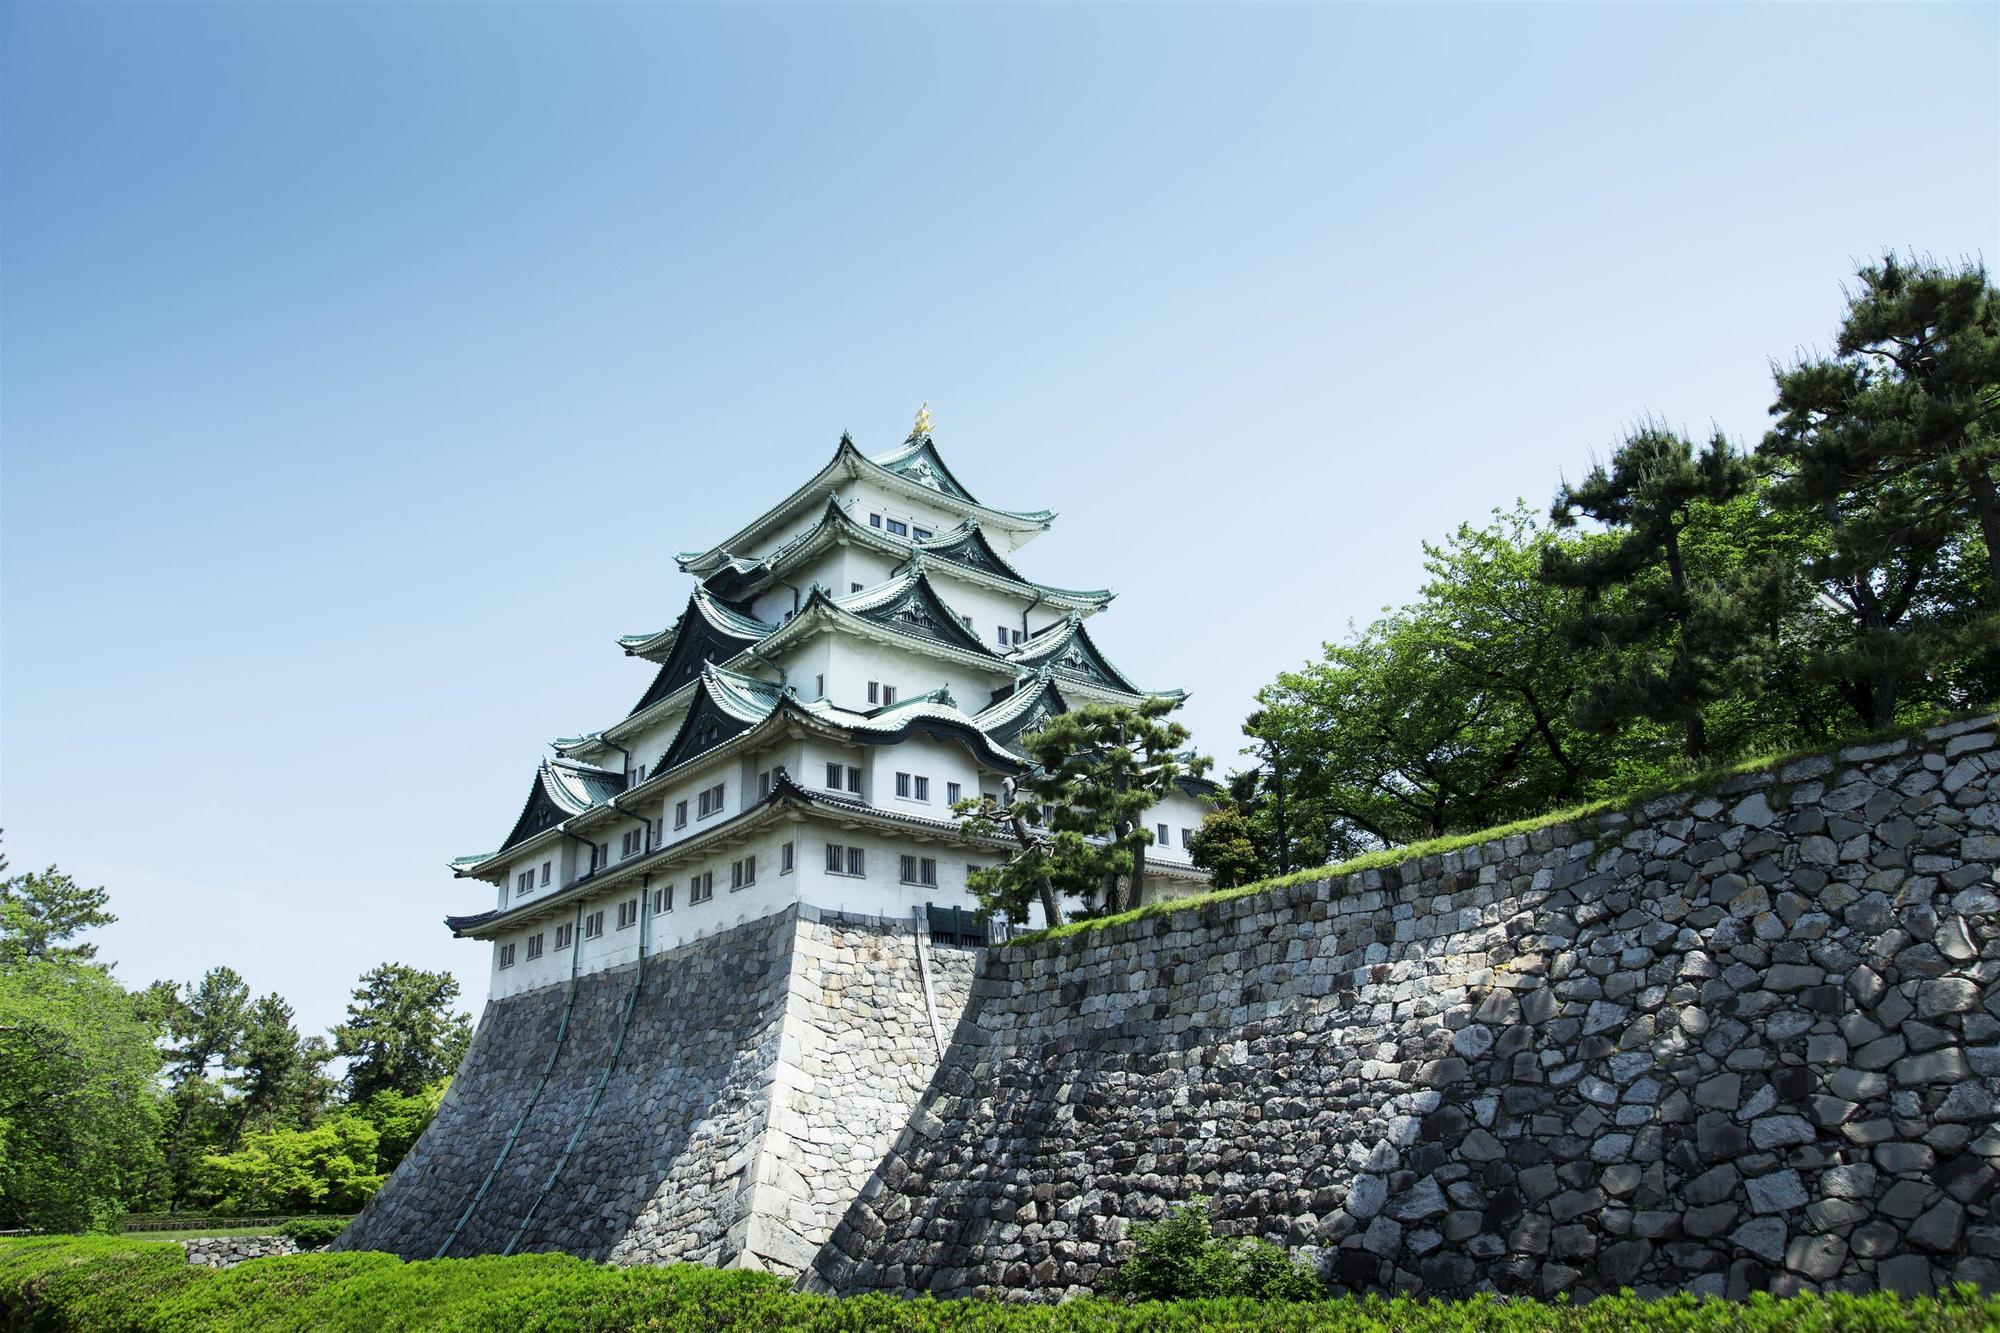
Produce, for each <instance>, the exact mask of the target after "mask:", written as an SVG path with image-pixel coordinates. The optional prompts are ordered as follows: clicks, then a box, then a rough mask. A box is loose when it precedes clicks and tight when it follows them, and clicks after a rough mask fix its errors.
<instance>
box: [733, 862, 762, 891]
mask: <svg viewBox="0 0 2000 1333" xmlns="http://www.w3.org/2000/svg"><path fill="white" fill-rule="evenodd" d="M756 882H757V858H756V857H754V856H746V857H744V858H743V859H742V860H740V861H731V862H730V863H729V890H730V892H732V893H734V892H735V891H736V890H737V889H747V888H749V887H750V886H751V885H752V884H755V883H756Z"/></svg>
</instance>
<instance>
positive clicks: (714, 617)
mask: <svg viewBox="0 0 2000 1333" xmlns="http://www.w3.org/2000/svg"><path fill="white" fill-rule="evenodd" d="M772 628H773V626H770V625H766V624H765V623H764V622H763V621H761V620H758V619H756V618H755V617H753V616H751V615H749V614H748V613H747V612H743V611H740V610H738V609H737V608H735V607H732V606H730V605H729V604H728V603H727V602H724V601H723V600H722V599H720V598H718V597H715V596H713V595H711V594H710V593H709V592H708V591H707V590H706V589H703V588H699V587H697V588H696V589H695V590H694V595H693V596H691V597H689V598H688V604H687V609H686V610H684V611H682V612H681V616H680V619H679V620H677V621H675V622H674V627H673V628H672V629H671V630H668V631H666V632H665V634H663V635H661V636H658V637H660V638H664V639H665V640H666V651H665V654H664V656H654V655H653V653H652V652H651V651H645V650H642V649H639V648H633V647H627V648H626V650H625V651H626V652H628V653H632V654H633V655H634V656H638V657H644V658H646V659H647V660H648V661H654V662H659V663H660V669H659V671H657V672H655V673H654V675H653V683H652V684H650V685H648V686H647V687H646V692H645V693H644V694H642V695H640V696H639V702H638V703H636V704H634V705H632V712H631V713H627V714H626V716H627V717H630V716H632V714H633V713H641V712H644V711H645V710H646V709H648V708H651V707H652V706H653V705H654V704H656V703H658V702H659V701H660V700H662V699H664V698H666V697H667V696H668V695H669V694H672V693H673V692H674V691H675V690H677V689H679V688H680V687H681V686H683V685H685V684H687V683H688V682H689V681H691V680H693V679H694V678H695V677H696V676H699V675H700V674H701V669H702V667H703V666H704V665H705V664H707V663H710V662H727V661H729V660H730V659H731V658H733V657H735V656H736V655H737V654H738V653H740V652H742V651H743V650H744V649H745V648H748V647H750V646H751V645H752V644H754V643H756V642H758V641H759V640H761V639H762V638H764V637H765V636H766V635H768V634H769V633H770V632H771V630H772ZM620 642H623V640H621V641H620ZM651 647H652V644H651V643H650V642H649V644H648V645H647V648H649V649H650V648H651Z"/></svg>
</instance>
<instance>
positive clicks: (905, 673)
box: [825, 634, 1014, 714]
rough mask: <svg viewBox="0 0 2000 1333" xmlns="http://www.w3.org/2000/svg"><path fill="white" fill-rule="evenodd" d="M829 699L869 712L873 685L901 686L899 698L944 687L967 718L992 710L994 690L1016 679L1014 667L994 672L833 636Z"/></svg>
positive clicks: (995, 668) (829, 647)
mask: <svg viewBox="0 0 2000 1333" xmlns="http://www.w3.org/2000/svg"><path fill="white" fill-rule="evenodd" d="M825 637H826V642H827V671H826V692H827V697H828V698H829V699H831V700H832V701H833V702H834V703H836V704H838V705H840V706H841V707H842V708H850V709H853V710H854V711H856V712H866V711H868V710H869V709H871V708H874V707H876V706H877V705H874V704H871V703H869V702H868V682H869V681H871V680H878V681H881V682H883V683H884V684H888V685H893V686H895V687H896V698H897V699H898V700H902V699H908V698H911V697H913V696H915V695H918V694H927V693H929V692H930V691H932V690H935V689H936V688H937V687H938V686H940V685H943V686H946V687H948V688H949V689H950V690H951V693H952V697H953V698H954V699H956V700H957V701H958V706H959V708H960V709H962V710H963V711H964V712H966V713H967V714H972V713H977V712H978V711H980V710H981V709H982V708H984V707H986V705H987V701H988V700H989V699H990V698H991V697H992V694H993V691H994V690H996V689H998V688H1000V687H1001V686H1002V685H1006V684H1010V683H1011V682H1012V681H1013V679H1014V672H1013V668H1011V667H1008V666H1005V665H1004V664H1001V663H995V664H994V666H993V667H992V668H991V669H985V668H976V667H972V666H961V665H959V664H957V663H954V662H944V661H940V660H938V659H937V658H935V657H929V656H926V655H924V654H922V653H919V652H915V651H912V650H909V649H905V648H900V647H891V646H889V645H888V644H883V643H877V642H875V641H874V640H872V639H863V638H860V637H858V636H855V635H849V634H838V635H827V636H825Z"/></svg>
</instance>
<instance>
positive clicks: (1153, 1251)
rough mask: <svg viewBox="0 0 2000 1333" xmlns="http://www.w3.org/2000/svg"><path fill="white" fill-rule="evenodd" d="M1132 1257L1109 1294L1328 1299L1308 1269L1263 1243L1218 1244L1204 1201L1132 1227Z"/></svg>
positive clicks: (1178, 1298)
mask: <svg viewBox="0 0 2000 1333" xmlns="http://www.w3.org/2000/svg"><path fill="white" fill-rule="evenodd" d="M1132 1241H1133V1250H1132V1255H1131V1257H1130V1258H1128V1259H1127V1260H1126V1261H1125V1262H1124V1264H1122V1265H1121V1266H1120V1267H1119V1269H1118V1271H1117V1272H1116V1273H1114V1274H1113V1275H1112V1278H1111V1282H1110V1290H1111V1293H1112V1294H1113V1295H1116V1296H1123V1297H1125V1298H1126V1299H1127V1300H1133V1301H1184V1300H1201V1299H1205V1298H1210V1297H1232V1296H1247V1297H1252V1298H1254V1299H1257V1300H1267V1301H1310V1300H1317V1299H1319V1298H1321V1297H1323V1296H1325V1295H1326V1288H1325V1287H1324V1286H1323V1285H1322V1284H1321V1282H1320V1280H1319V1275H1318V1274H1317V1273H1315V1272H1314V1271H1313V1270H1312V1268H1311V1267H1310V1266H1308V1265H1307V1264H1305V1263H1303V1262H1301V1261H1300V1260H1297V1259H1294V1258H1292V1256H1291V1255H1289V1254H1287V1253H1286V1252H1285V1251H1283V1250H1281V1249H1279V1248H1278V1247H1277V1246H1275V1245H1273V1244H1271V1243H1270V1242H1269V1241H1263V1240H1252V1239H1243V1240H1218V1239H1216V1238H1215V1237H1214V1236H1212V1235H1211V1234H1210V1233H1209V1224H1208V1200H1207V1199H1195V1200H1193V1201H1192V1202H1190V1203H1184V1204H1182V1205H1180V1206H1179V1207H1177V1208H1175V1209H1173V1210H1172V1211H1170V1212H1169V1213H1168V1214H1167V1215H1166V1216H1165V1217H1164V1218H1162V1219H1160V1220H1159V1221H1158V1222H1152V1223H1145V1222H1142V1223H1140V1224H1139V1225H1138V1226H1135V1227H1133V1228H1132Z"/></svg>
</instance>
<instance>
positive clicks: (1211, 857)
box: [1188, 802, 1265, 889]
mask: <svg viewBox="0 0 2000 1333" xmlns="http://www.w3.org/2000/svg"><path fill="white" fill-rule="evenodd" d="M1188 856H1189V858H1190V859H1191V860H1193V862H1194V863H1195V864H1196V865H1198V866H1200V867H1201V868H1202V869H1204V870H1206V871H1208V872H1209V874H1210V875H1211V876H1212V877H1213V878H1212V880H1211V882H1212V883H1213V884H1214V885H1215V887H1216V888H1218V889H1233V888H1235V887H1236V886H1237V885H1239V884H1251V883H1255V882H1256V881H1257V880H1259V879H1261V878H1263V876H1264V874H1265V864H1264V856H1263V853H1262V852H1260V851H1259V850H1258V848H1257V836H1256V829H1255V827H1254V826H1253V825H1252V824H1251V823H1250V819H1249V816H1247V815H1246V814H1244V812H1243V810H1242V809H1241V808H1240V807H1238V806H1237V805H1235V804H1234V803H1233V802H1232V803H1231V804H1229V805H1225V806H1223V807H1222V808H1220V809H1218V810H1211V811H1209V813H1208V815H1207V817H1206V818H1204V819H1203V820H1202V821H1201V827H1200V828H1198V829H1196V830H1195V834H1194V839H1193V841H1192V842H1190V843H1189V845H1188Z"/></svg>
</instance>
